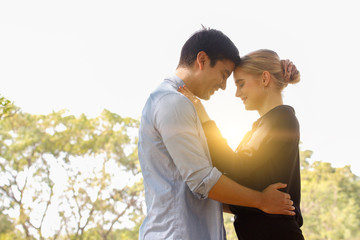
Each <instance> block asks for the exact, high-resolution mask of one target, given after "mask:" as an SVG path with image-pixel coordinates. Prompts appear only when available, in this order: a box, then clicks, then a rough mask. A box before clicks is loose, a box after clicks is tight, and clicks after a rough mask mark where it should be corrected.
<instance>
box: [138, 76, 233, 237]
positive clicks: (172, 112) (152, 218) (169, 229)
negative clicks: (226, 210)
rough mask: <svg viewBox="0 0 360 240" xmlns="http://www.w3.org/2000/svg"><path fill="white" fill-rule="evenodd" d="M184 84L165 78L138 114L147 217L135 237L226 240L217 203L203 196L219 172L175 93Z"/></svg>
mask: <svg viewBox="0 0 360 240" xmlns="http://www.w3.org/2000/svg"><path fill="white" fill-rule="evenodd" d="M183 85H184V82H183V81H182V80H181V79H180V78H178V77H176V76H175V77H172V78H169V79H165V80H164V82H163V83H162V84H160V86H159V87H158V88H157V89H156V90H155V91H154V92H152V93H151V95H150V97H149V98H148V100H147V102H146V104H145V107H144V109H143V112H142V118H141V123H140V130H139V160H140V165H141V170H142V174H143V177H144V186H145V200H146V207H147V216H146V218H145V220H144V222H143V223H142V225H141V227H140V233H139V239H144V240H160V239H184V240H208V239H214V240H215V239H216V240H219V239H220V240H223V239H226V236H225V235H226V234H225V229H224V223H223V214H222V204H221V203H220V202H217V201H214V200H212V199H210V198H207V196H208V193H209V191H210V189H211V188H212V187H213V186H214V184H215V183H216V182H217V181H218V179H219V178H220V176H221V173H220V172H219V170H218V169H216V168H215V167H213V166H212V163H211V159H210V154H209V150H208V146H207V143H206V137H205V134H204V132H203V129H202V126H201V122H200V120H199V118H198V116H197V113H196V110H195V108H194V106H193V104H192V103H191V101H190V100H189V99H187V98H186V97H185V96H183V95H182V94H181V93H179V92H178V91H177V89H178V87H179V86H183Z"/></svg>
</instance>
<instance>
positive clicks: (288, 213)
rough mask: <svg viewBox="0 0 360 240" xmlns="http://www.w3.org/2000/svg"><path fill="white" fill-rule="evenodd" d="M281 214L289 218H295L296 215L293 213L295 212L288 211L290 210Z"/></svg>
mask: <svg viewBox="0 0 360 240" xmlns="http://www.w3.org/2000/svg"><path fill="white" fill-rule="evenodd" d="M281 214H283V215H289V216H294V215H295V212H293V211H288V210H284V211H282V213H281Z"/></svg>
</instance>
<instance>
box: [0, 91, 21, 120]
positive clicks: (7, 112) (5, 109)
mask: <svg viewBox="0 0 360 240" xmlns="http://www.w3.org/2000/svg"><path fill="white" fill-rule="evenodd" d="M17 111H18V108H17V107H16V106H15V105H14V104H13V103H12V102H11V101H10V100H8V99H6V98H5V97H2V96H1V95H0V119H2V118H6V117H9V116H12V115H14V114H15V113H16V112H17Z"/></svg>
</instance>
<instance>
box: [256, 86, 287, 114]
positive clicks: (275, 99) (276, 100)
mask: <svg viewBox="0 0 360 240" xmlns="http://www.w3.org/2000/svg"><path fill="white" fill-rule="evenodd" d="M280 105H283V99H282V96H281V92H279V93H269V94H268V95H267V97H266V98H265V100H264V102H263V104H262V106H261V107H259V109H258V113H259V115H260V116H263V115H264V114H266V113H267V112H269V111H270V110H271V109H273V108H275V107H277V106H280Z"/></svg>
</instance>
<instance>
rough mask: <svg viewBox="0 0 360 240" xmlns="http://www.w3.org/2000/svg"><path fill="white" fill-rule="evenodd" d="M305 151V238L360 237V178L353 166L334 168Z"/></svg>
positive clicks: (303, 204)
mask: <svg viewBox="0 0 360 240" xmlns="http://www.w3.org/2000/svg"><path fill="white" fill-rule="evenodd" d="M310 157H311V152H310V151H304V152H302V158H303V160H304V161H303V164H304V165H303V170H302V172H301V174H302V175H301V177H302V200H301V209H302V213H303V217H304V226H303V227H302V230H303V232H304V235H305V238H306V239H312V240H320V239H321V240H327V239H328V240H330V239H337V240H340V239H346V240H348V239H359V238H360V179H359V178H358V177H357V176H355V175H354V174H353V173H352V172H351V170H350V166H345V167H342V168H333V167H332V166H331V164H330V163H327V162H320V161H315V162H313V163H312V164H310V163H309V161H308V159H309V158H310Z"/></svg>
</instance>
